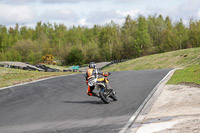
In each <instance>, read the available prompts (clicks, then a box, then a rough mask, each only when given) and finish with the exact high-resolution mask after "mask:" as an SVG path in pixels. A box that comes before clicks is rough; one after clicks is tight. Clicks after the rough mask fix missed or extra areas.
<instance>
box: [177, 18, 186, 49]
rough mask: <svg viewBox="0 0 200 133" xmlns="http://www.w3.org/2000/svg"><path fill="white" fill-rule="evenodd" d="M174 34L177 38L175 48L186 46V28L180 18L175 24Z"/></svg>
mask: <svg viewBox="0 0 200 133" xmlns="http://www.w3.org/2000/svg"><path fill="white" fill-rule="evenodd" d="M175 34H176V38H177V42H176V44H177V48H178V49H182V48H186V47H187V41H188V30H187V29H186V27H185V25H184V24H183V20H182V19H180V21H179V22H178V23H176V25H175Z"/></svg>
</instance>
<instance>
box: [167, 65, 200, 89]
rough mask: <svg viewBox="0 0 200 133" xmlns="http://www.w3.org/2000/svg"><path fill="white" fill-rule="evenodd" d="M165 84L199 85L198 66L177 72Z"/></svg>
mask: <svg viewBox="0 0 200 133" xmlns="http://www.w3.org/2000/svg"><path fill="white" fill-rule="evenodd" d="M167 84H186V85H190V84H196V85H200V64H199V65H191V66H189V67H186V68H184V69H181V70H177V71H176V72H175V73H174V75H173V76H172V78H171V79H170V80H169V81H168V83H167Z"/></svg>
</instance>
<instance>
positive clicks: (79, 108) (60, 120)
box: [0, 69, 170, 133]
mask: <svg viewBox="0 0 200 133" xmlns="http://www.w3.org/2000/svg"><path fill="white" fill-rule="evenodd" d="M169 71H170V69H162V70H141V71H126V72H112V74H111V76H110V77H109V79H110V84H111V86H112V87H113V88H114V89H115V91H116V92H117V97H118V101H116V102H114V101H111V103H110V104H104V103H103V102H102V101H101V100H100V99H98V98H96V97H89V96H87V94H86V91H87V86H86V84H85V78H84V75H83V74H78V75H72V76H64V77H58V78H53V79H48V80H44V81H39V82H36V83H31V84H27V85H22V86H17V87H11V88H9V89H5V90H1V91H0V133H102V132H103V133H116V132H119V131H120V129H122V128H123V127H124V126H125V125H126V123H127V121H128V120H129V119H130V117H131V116H132V115H133V114H134V112H135V111H136V110H137V108H138V107H139V106H140V105H141V103H142V102H143V101H144V99H145V98H146V97H147V96H148V94H149V93H150V92H151V90H152V89H153V88H154V87H155V86H156V84H157V83H158V82H159V81H160V80H161V79H162V78H163V77H165V75H166V74H167V73H168V72H169Z"/></svg>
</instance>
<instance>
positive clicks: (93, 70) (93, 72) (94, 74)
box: [85, 62, 111, 97]
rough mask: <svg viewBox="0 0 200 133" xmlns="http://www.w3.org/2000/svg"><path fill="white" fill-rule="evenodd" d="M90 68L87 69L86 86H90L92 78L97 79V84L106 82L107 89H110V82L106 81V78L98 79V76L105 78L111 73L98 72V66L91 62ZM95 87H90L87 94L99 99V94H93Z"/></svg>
mask: <svg viewBox="0 0 200 133" xmlns="http://www.w3.org/2000/svg"><path fill="white" fill-rule="evenodd" d="M88 67H89V68H88V69H87V72H86V74H85V78H86V84H87V85H88V80H89V79H90V78H91V77H95V78H96V79H97V81H96V82H104V83H105V84H106V87H109V88H111V87H110V86H109V82H108V80H105V78H98V75H103V76H108V75H110V74H111V73H109V72H108V73H107V72H105V73H104V72H101V71H99V70H97V68H96V64H95V63H94V62H90V63H89V66H88ZM94 88H95V86H89V85H88V90H87V94H88V95H89V96H96V97H99V94H97V93H95V92H93V90H94Z"/></svg>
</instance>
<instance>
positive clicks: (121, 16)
mask: <svg viewBox="0 0 200 133" xmlns="http://www.w3.org/2000/svg"><path fill="white" fill-rule="evenodd" d="M141 13H142V12H141V11H140V10H139V9H135V10H129V11H119V10H108V11H101V10H98V11H94V12H91V13H89V14H88V15H87V16H88V17H87V19H86V23H87V24H88V23H89V24H100V25H102V24H106V23H109V22H111V20H112V21H114V22H115V23H117V24H120V25H121V24H123V23H124V21H125V17H126V16H127V15H130V16H131V17H137V16H138V14H141Z"/></svg>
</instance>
